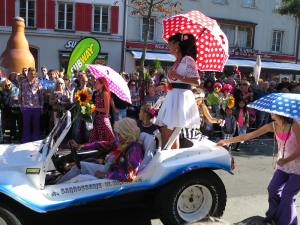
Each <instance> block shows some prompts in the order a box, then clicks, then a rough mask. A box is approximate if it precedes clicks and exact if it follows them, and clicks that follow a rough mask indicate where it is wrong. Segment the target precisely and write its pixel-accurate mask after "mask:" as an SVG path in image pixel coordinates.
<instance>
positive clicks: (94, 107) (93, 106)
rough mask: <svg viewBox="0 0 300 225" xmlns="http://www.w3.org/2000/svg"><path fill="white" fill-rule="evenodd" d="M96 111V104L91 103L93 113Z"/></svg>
mask: <svg viewBox="0 0 300 225" xmlns="http://www.w3.org/2000/svg"><path fill="white" fill-rule="evenodd" d="M93 112H96V106H95V105H94V104H91V113H93Z"/></svg>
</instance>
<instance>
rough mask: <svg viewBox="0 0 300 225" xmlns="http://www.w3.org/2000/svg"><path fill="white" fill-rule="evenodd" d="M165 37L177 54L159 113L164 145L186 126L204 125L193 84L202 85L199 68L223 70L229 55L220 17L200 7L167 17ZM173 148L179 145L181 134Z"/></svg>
mask: <svg viewBox="0 0 300 225" xmlns="http://www.w3.org/2000/svg"><path fill="white" fill-rule="evenodd" d="M163 38H164V40H165V41H166V42H168V45H169V49H170V51H171V53H172V54H173V55H175V57H176V61H175V63H174V65H173V66H172V67H171V69H170V70H169V72H168V75H167V78H168V82H169V83H170V84H171V86H172V90H170V91H169V92H168V94H167V96H166V99H165V100H164V103H163V105H162V106H161V109H160V111H159V113H158V116H157V121H158V122H159V125H162V126H163V128H162V139H163V140H162V141H163V146H164V147H163V148H164V149H166V148H169V147H171V144H173V143H171V142H172V141H173V140H174V139H173V138H171V139H170V140H169V137H170V136H171V134H172V137H173V136H174V138H175V137H176V136H177V134H178V135H179V133H180V130H181V129H182V128H197V127H199V126H200V118H199V112H198V109H197V104H196V101H195V98H194V95H193V92H192V91H191V86H192V85H194V86H198V85H200V76H199V74H198V71H219V72H221V71H222V70H223V68H224V65H225V64H226V61H227V59H228V57H229V54H228V40H227V37H226V35H225V34H224V32H223V31H222V30H221V28H220V26H219V25H218V23H217V21H216V20H214V19H212V18H209V17H207V16H205V15H204V14H203V13H201V12H199V11H195V10H194V11H190V12H187V13H185V14H178V15H174V16H172V17H170V18H167V19H164V20H163ZM172 147H173V148H178V147H179V140H178V136H177V138H175V142H174V144H173V146H172Z"/></svg>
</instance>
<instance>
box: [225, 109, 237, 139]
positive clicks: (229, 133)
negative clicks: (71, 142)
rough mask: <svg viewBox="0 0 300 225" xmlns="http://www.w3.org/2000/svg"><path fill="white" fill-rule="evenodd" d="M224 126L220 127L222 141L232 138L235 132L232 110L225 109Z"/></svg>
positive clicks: (235, 125) (235, 124)
mask: <svg viewBox="0 0 300 225" xmlns="http://www.w3.org/2000/svg"><path fill="white" fill-rule="evenodd" d="M224 120H225V123H224V126H223V127H222V136H223V139H228V138H232V137H233V136H234V134H235V132H236V127H237V123H236V119H235V117H234V115H233V110H232V108H229V107H226V109H225V116H224Z"/></svg>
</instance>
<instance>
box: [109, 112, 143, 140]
mask: <svg viewBox="0 0 300 225" xmlns="http://www.w3.org/2000/svg"><path fill="white" fill-rule="evenodd" d="M114 130H115V132H116V133H118V134H119V135H121V136H122V138H124V139H125V140H126V142H132V141H137V140H138V139H139V137H140V128H138V126H137V124H136V121H135V120H134V119H131V118H128V117H126V118H124V119H122V120H119V121H117V122H115V124H114Z"/></svg>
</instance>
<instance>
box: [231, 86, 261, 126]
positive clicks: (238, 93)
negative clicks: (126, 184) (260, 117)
mask: <svg viewBox="0 0 300 225" xmlns="http://www.w3.org/2000/svg"><path fill="white" fill-rule="evenodd" d="M233 97H234V99H235V103H236V105H235V107H236V108H239V105H238V104H239V102H240V100H243V101H244V102H245V104H248V103H250V102H252V101H254V100H255V98H254V93H253V91H252V90H251V89H250V83H249V82H248V81H247V80H242V81H241V84H240V87H239V89H236V90H235V92H234V95H233ZM248 112H249V126H255V123H256V111H255V110H254V109H248Z"/></svg>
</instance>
